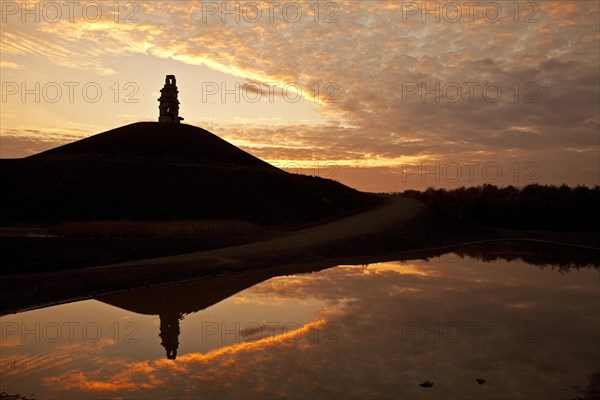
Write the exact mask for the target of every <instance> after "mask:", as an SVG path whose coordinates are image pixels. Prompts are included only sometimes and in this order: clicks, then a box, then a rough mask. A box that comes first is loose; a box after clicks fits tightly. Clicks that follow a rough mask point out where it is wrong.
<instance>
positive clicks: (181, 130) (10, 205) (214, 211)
mask: <svg viewBox="0 0 600 400" xmlns="http://www.w3.org/2000/svg"><path fill="white" fill-rule="evenodd" d="M0 170H1V171H2V177H3V192H4V194H3V196H2V197H1V200H0V222H4V223H6V222H58V221H76V220H175V219H240V220H247V221H252V222H257V223H262V224H282V225H291V224H304V223H310V222H314V221H318V220H323V219H328V218H332V217H336V216H340V215H344V214H348V213H351V212H354V211H358V210H361V209H364V208H366V207H368V206H370V205H372V204H375V203H376V202H378V201H379V200H378V199H376V198H374V197H373V196H371V195H368V194H365V193H360V192H358V191H356V190H354V189H351V188H349V187H347V186H344V185H342V184H340V183H338V182H335V181H332V180H328V179H322V178H318V177H311V176H303V175H295V174H289V173H287V172H285V171H282V170H280V169H277V168H275V167H273V166H271V165H270V164H268V163H265V162H263V161H261V160H260V159H258V158H256V157H254V156H252V155H250V154H248V153H246V152H244V151H243V150H241V149H239V148H237V147H235V146H233V145H231V144H230V143H228V142H226V141H224V140H222V139H220V138H219V137H217V136H215V135H213V134H212V133H210V132H208V131H206V130H203V129H200V128H197V127H194V126H191V125H184V124H165V123H162V124H161V123H157V122H142V123H135V124H131V125H127V126H123V127H120V128H116V129H113V130H110V131H108V132H104V133H101V134H98V135H95V136H92V137H89V138H86V139H83V140H80V141H77V142H74V143H71V144H67V145H65V146H61V147H57V148H55V149H51V150H48V151H45V152H43V153H40V154H36V155H33V156H31V157H27V158H23V159H18V160H0Z"/></svg>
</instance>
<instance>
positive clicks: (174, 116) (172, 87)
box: [158, 75, 183, 124]
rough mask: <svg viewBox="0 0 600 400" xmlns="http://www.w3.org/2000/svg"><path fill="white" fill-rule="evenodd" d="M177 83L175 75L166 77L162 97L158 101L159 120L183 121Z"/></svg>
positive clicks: (161, 92) (176, 122) (161, 91)
mask: <svg viewBox="0 0 600 400" xmlns="http://www.w3.org/2000/svg"><path fill="white" fill-rule="evenodd" d="M178 93H179V90H177V83H176V81H175V75H167V77H166V78H165V86H164V87H163V88H162V89H161V90H160V98H159V99H158V101H159V102H160V105H159V106H158V109H159V110H160V112H159V114H158V122H171V123H175V124H178V123H180V122H181V121H183V118H181V117H180V116H179V100H177V94H178Z"/></svg>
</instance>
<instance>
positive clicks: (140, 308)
mask: <svg viewBox="0 0 600 400" xmlns="http://www.w3.org/2000/svg"><path fill="white" fill-rule="evenodd" d="M281 273H282V272H281V271H279V270H274V271H269V272H256V273H250V274H243V275H238V276H230V277H223V278H214V279H204V280H197V281H192V282H185V283H179V284H176V285H167V286H161V287H155V288H148V289H141V290H135V291H131V292H125V293H118V294H113V295H108V296H100V297H97V298H96V300H98V301H101V302H103V303H106V304H110V305H112V306H115V307H119V308H122V309H124V310H127V311H131V312H134V313H137V314H146V315H158V316H159V317H160V333H159V336H160V338H161V340H162V341H161V345H162V346H163V347H164V348H165V351H166V356H167V358H168V359H171V360H173V359H175V358H176V357H177V349H178V347H179V333H180V329H179V320H180V319H181V318H183V316H184V315H185V314H190V313H194V312H197V311H200V310H203V309H205V308H208V307H210V306H212V305H214V304H216V303H219V302H221V301H223V300H225V299H226V298H228V297H230V296H233V295H234V294H236V293H238V292H240V291H242V290H244V289H247V288H249V287H252V286H254V285H256V284H258V283H260V282H263V281H265V280H267V279H270V278H272V277H274V276H277V275H281Z"/></svg>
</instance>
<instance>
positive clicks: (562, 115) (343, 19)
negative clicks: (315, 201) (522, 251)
mask: <svg viewBox="0 0 600 400" xmlns="http://www.w3.org/2000/svg"><path fill="white" fill-rule="evenodd" d="M502 4H503V3H502ZM339 5H340V9H339V12H338V15H337V18H338V19H339V22H338V23H335V24H325V23H313V22H312V19H311V18H310V17H307V18H303V19H302V20H301V21H300V22H299V23H296V24H286V23H284V22H283V21H281V20H280V19H281V18H280V14H277V13H276V14H277V15H278V18H279V19H278V20H277V21H276V22H275V23H269V22H268V19H267V18H263V19H262V20H261V22H259V23H255V24H248V23H240V24H236V23H233V22H231V23H225V24H224V23H221V22H217V21H214V20H210V21H209V22H202V8H201V6H200V4H196V3H189V2H143V3H139V6H140V10H139V12H138V13H137V15H136V18H137V19H138V20H139V22H138V23H136V24H128V23H118V24H115V23H114V22H112V20H111V17H112V14H111V13H110V12H107V13H105V14H106V15H105V16H106V18H104V19H103V20H102V21H100V22H98V23H89V22H86V21H83V20H81V19H79V20H77V21H76V22H75V23H68V22H66V21H61V22H59V23H56V24H39V25H36V26H33V25H27V24H25V25H24V26H19V27H18V28H14V25H15V24H12V25H8V29H5V30H3V35H4V37H5V38H6V40H4V41H3V43H5V44H6V46H4V47H3V54H6V56H7V60H6V61H3V62H13V63H14V62H15V61H12V59H11V57H13V56H15V57H16V56H23V55H28V54H29V55H36V56H41V57H44V58H45V59H48V60H50V61H51V62H53V63H56V64H59V65H65V66H70V67H75V68H80V69H81V68H83V69H88V70H95V71H96V72H97V73H98V74H110V73H114V65H110V64H109V61H108V60H109V59H111V57H118V56H128V55H135V54H138V55H152V56H157V57H160V58H163V59H172V60H179V61H182V62H184V63H187V64H191V65H207V66H209V67H211V68H213V69H216V70H219V71H222V72H225V73H227V74H230V75H233V76H235V77H237V78H239V79H241V80H242V81H252V82H267V81H277V82H298V83H299V84H300V85H302V87H303V88H304V89H305V90H304V91H303V92H304V94H305V97H306V99H307V100H308V101H311V100H312V94H313V90H312V89H311V87H312V85H313V84H314V83H315V82H319V83H320V84H321V85H323V84H324V83H326V82H335V83H337V84H338V85H339V87H340V92H339V93H338V94H337V96H336V98H338V99H339V101H338V102H337V103H326V104H323V105H321V107H320V110H321V113H322V114H323V115H326V116H327V118H328V119H329V120H331V121H332V123H333V124H336V123H337V124H341V125H339V126H335V125H332V126H328V125H324V126H317V127H315V126H310V125H307V126H301V125H291V126H287V127H285V126H278V127H277V128H276V129H260V128H259V129H256V127H255V126H251V127H248V126H245V127H241V128H240V129H232V130H230V129H229V128H230V127H229V126H220V127H217V129H215V131H217V132H227V133H228V135H230V138H231V139H233V140H234V141H235V139H239V140H252V141H253V142H254V144H255V145H254V146H253V147H255V148H256V151H257V155H258V156H260V157H263V158H267V159H286V160H291V159H295V160H311V159H328V160H353V161H359V160H361V159H363V158H366V159H368V160H372V161H373V162H374V164H375V165H390V164H392V163H394V162H395V163H396V165H397V164H399V163H400V162H403V161H402V160H404V162H405V161H406V157H418V156H423V155H427V156H429V157H430V159H444V160H446V161H447V162H448V161H455V162H457V161H467V162H477V161H479V160H484V161H495V160H490V159H492V158H494V154H495V153H496V152H497V150H498V148H500V149H505V150H512V151H513V152H516V154H518V155H519V156H520V157H522V158H529V160H534V161H537V160H539V159H546V160H547V165H549V166H548V167H546V168H548V169H550V171H549V175H552V174H557V173H558V170H559V169H560V168H564V166H565V165H570V162H575V161H577V160H578V159H581V157H585V158H586V160H587V161H586V162H587V165H588V167H589V165H591V164H590V163H591V162H593V161H594V160H596V161H597V154H596V153H597V152H596V150H597V149H596V146H597V140H596V139H597V135H596V133H597V130H598V126H599V123H600V121H599V120H598V113H597V107H596V105H597V93H598V91H599V90H600V88H599V82H598V77H597V70H598V67H599V65H598V59H599V57H598V56H599V50H598V46H597V44H598V40H599V39H600V38H599V35H598V20H599V18H598V13H599V10H598V4H597V3H594V2H571V3H565V2H560V1H558V2H555V1H553V2H543V3H540V4H539V12H538V14H537V16H536V17H537V19H538V20H539V22H537V23H523V22H519V23H515V22H514V21H513V18H512V16H513V14H512V12H511V11H510V10H508V9H504V14H503V15H504V17H503V18H502V19H501V20H500V21H499V22H498V23H494V24H492V23H488V22H486V21H484V20H483V19H482V18H479V19H476V21H475V22H474V23H469V22H460V23H453V24H449V23H421V22H420V21H418V17H415V19H411V20H409V22H402V14H401V13H402V8H401V7H396V6H394V5H393V3H391V2H384V3H382V4H379V3H377V4H375V3H372V2H370V3H364V2H362V3H361V2H342V3H339ZM521 6H522V7H523V6H524V4H521ZM507 7H508V6H507ZM511 7H514V5H512V4H511ZM528 10H529V9H527V10H522V15H521V16H520V17H521V18H524V17H525V15H526V14H528ZM230 20H231V21H233V20H232V19H230ZM437 81H440V82H443V83H450V82H456V83H458V84H460V85H462V84H463V83H464V82H478V83H480V85H484V84H485V83H486V82H490V81H492V82H497V83H498V84H499V85H500V86H501V87H502V90H503V95H502V97H501V100H500V101H499V102H498V103H489V102H486V101H484V100H483V98H482V97H481V96H480V95H478V96H477V97H476V99H475V101H474V102H470V101H459V102H457V103H450V102H447V101H440V102H439V103H435V102H432V101H426V102H425V103H423V102H422V101H421V99H420V96H417V97H416V98H414V99H412V100H408V101H406V99H403V98H402V93H401V92H402V86H403V83H407V82H416V83H421V82H426V83H427V84H428V85H429V87H432V86H431V85H433V84H434V83H435V82H437ZM514 82H518V83H519V84H520V85H524V84H526V83H528V82H535V83H536V84H537V85H538V86H539V88H540V92H539V93H538V96H537V97H538V98H539V100H540V101H539V103H537V104H526V103H523V102H522V96H525V95H526V94H527V93H528V91H526V90H525V89H524V88H523V87H521V88H520V91H521V92H520V97H519V101H517V102H515V100H514V95H515V93H514V90H513V83H514ZM466 97H468V96H467V93H463V98H466ZM340 126H345V128H341V127H340ZM514 127H526V130H523V129H521V130H519V129H514ZM261 131H262V132H261ZM532 132H535V134H534V133H532ZM282 138H283V140H282ZM281 143H293V144H294V146H292V147H281V146H278V144H281ZM565 148H567V150H566V151H565ZM549 151H550V152H553V151H555V152H558V154H556V155H555V156H553V157H551V158H549V159H548V158H547V156H546V155H547V154H548V152H549ZM458 157H463V159H461V160H457V158H458ZM511 157H512V155H511ZM399 159H400V161H399ZM596 164H597V162H595V163H594V165H596ZM576 169H577V168H574V170H576ZM572 173H575V172H572ZM589 176H591V175H589Z"/></svg>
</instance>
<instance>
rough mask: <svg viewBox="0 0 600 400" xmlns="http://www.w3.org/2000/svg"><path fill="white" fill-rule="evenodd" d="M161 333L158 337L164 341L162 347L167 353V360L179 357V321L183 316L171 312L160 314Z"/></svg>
mask: <svg viewBox="0 0 600 400" xmlns="http://www.w3.org/2000/svg"><path fill="white" fill-rule="evenodd" d="M159 317H160V333H159V334H158V336H160V338H161V339H162V342H161V344H162V346H163V347H164V348H165V350H166V351H167V358H168V359H169V360H174V359H175V358H176V357H177V348H178V347H179V319H180V318H182V316H181V314H179V313H177V312H170V313H166V314H160V315H159Z"/></svg>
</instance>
